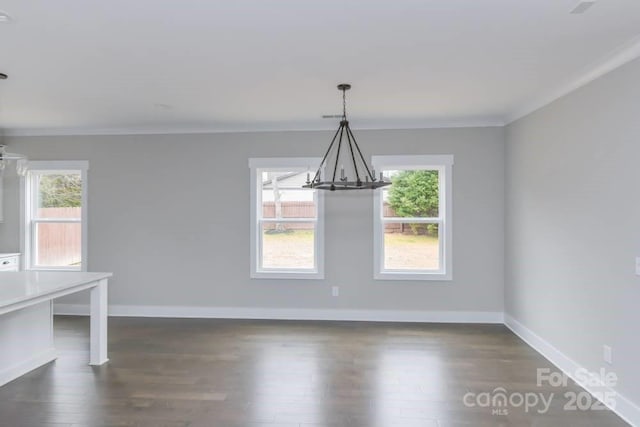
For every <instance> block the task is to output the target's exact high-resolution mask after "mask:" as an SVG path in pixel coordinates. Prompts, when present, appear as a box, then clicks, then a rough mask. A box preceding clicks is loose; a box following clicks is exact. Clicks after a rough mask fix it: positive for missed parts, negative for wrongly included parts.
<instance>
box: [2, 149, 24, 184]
mask: <svg viewBox="0 0 640 427" xmlns="http://www.w3.org/2000/svg"><path fill="white" fill-rule="evenodd" d="M11 160H15V162H16V172H17V173H18V175H20V176H24V175H25V174H26V173H27V157H26V156H23V155H22V154H16V153H7V146H6V145H3V144H0V177H1V176H2V175H3V174H4V170H5V168H6V167H7V163H9V161H11Z"/></svg>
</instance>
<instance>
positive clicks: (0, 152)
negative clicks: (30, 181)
mask: <svg viewBox="0 0 640 427" xmlns="http://www.w3.org/2000/svg"><path fill="white" fill-rule="evenodd" d="M7 77H8V76H7V75H6V74H4V73H0V80H6V79H7ZM2 137H3V135H2V132H0V177H2V175H3V174H4V170H5V168H6V167H7V163H8V162H9V161H11V160H15V162H16V171H17V172H18V175H20V176H24V175H25V174H26V173H27V161H28V160H27V156H23V155H22V154H16V153H8V152H7V146H6V145H4V144H3V143H2Z"/></svg>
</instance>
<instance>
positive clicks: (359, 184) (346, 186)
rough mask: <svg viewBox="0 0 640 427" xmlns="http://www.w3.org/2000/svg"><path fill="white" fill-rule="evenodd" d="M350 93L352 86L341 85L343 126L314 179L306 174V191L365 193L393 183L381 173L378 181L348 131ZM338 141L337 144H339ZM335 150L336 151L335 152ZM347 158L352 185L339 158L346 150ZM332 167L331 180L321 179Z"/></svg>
mask: <svg viewBox="0 0 640 427" xmlns="http://www.w3.org/2000/svg"><path fill="white" fill-rule="evenodd" d="M349 89H351V85H350V84H347V83H342V84H339V85H338V90H341V91H342V120H340V126H339V127H338V130H337V131H336V133H335V134H334V135H333V139H332V140H331V144H329V148H328V149H327V152H326V153H325V154H324V156H323V157H322V162H320V166H319V167H318V170H317V171H316V173H315V175H314V176H313V179H310V175H309V173H307V183H306V185H303V186H302V187H303V188H317V189H318V190H330V191H335V190H364V189H376V188H380V187H384V186H386V185H390V184H391V182H387V181H385V180H384V179H383V176H382V173H381V174H380V178H379V179H377V178H376V173H375V171H374V170H373V168H369V166H368V165H367V162H366V161H365V159H364V156H363V155H362V151H361V150H360V147H359V146H358V143H357V142H356V137H355V136H354V135H353V132H352V131H351V127H349V121H348V120H347V98H346V92H347V91H348V90H349ZM336 141H337V142H338V144H336ZM334 147H335V149H334ZM347 147H348V154H346V155H345V157H346V158H347V165H348V167H351V168H352V170H350V172H351V173H353V174H354V175H355V176H354V177H355V180H352V181H350V180H349V178H348V174H347V172H346V171H345V165H344V163H340V156H341V154H342V151H344V150H347ZM331 163H332V164H333V172H332V173H331V174H330V176H331V179H330V180H329V179H327V178H326V176H325V179H324V180H323V179H322V170H323V168H324V166H325V165H327V164H331ZM338 165H340V177H338V178H337V180H336V177H337V172H338Z"/></svg>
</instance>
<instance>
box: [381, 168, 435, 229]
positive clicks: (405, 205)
mask: <svg viewBox="0 0 640 427" xmlns="http://www.w3.org/2000/svg"><path fill="white" fill-rule="evenodd" d="M384 176H385V180H391V182H392V184H391V186H389V187H385V188H384V189H383V190H382V200H383V210H382V215H383V216H384V217H385V218H398V217H400V218H402V217H414V218H437V217H438V213H439V212H438V211H439V202H440V201H439V193H438V187H439V175H438V171H437V170H386V171H384Z"/></svg>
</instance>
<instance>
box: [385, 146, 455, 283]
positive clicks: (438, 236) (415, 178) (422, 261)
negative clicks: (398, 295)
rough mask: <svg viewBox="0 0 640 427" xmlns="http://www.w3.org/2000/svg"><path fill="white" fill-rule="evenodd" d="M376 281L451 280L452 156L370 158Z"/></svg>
mask: <svg viewBox="0 0 640 427" xmlns="http://www.w3.org/2000/svg"><path fill="white" fill-rule="evenodd" d="M372 164H373V167H374V168H375V170H376V171H379V172H382V173H383V174H384V176H385V179H386V180H391V182H392V184H391V185H390V186H388V187H383V188H382V189H381V190H380V191H376V192H375V193H374V206H373V213H374V257H375V258H374V269H375V271H374V277H375V278H376V279H383V280H451V254H452V251H451V236H452V234H451V225H452V224H451V218H452V215H451V204H452V203H451V201H452V198H451V169H452V166H453V156H450V155H433V156H374V157H373V159H372Z"/></svg>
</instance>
